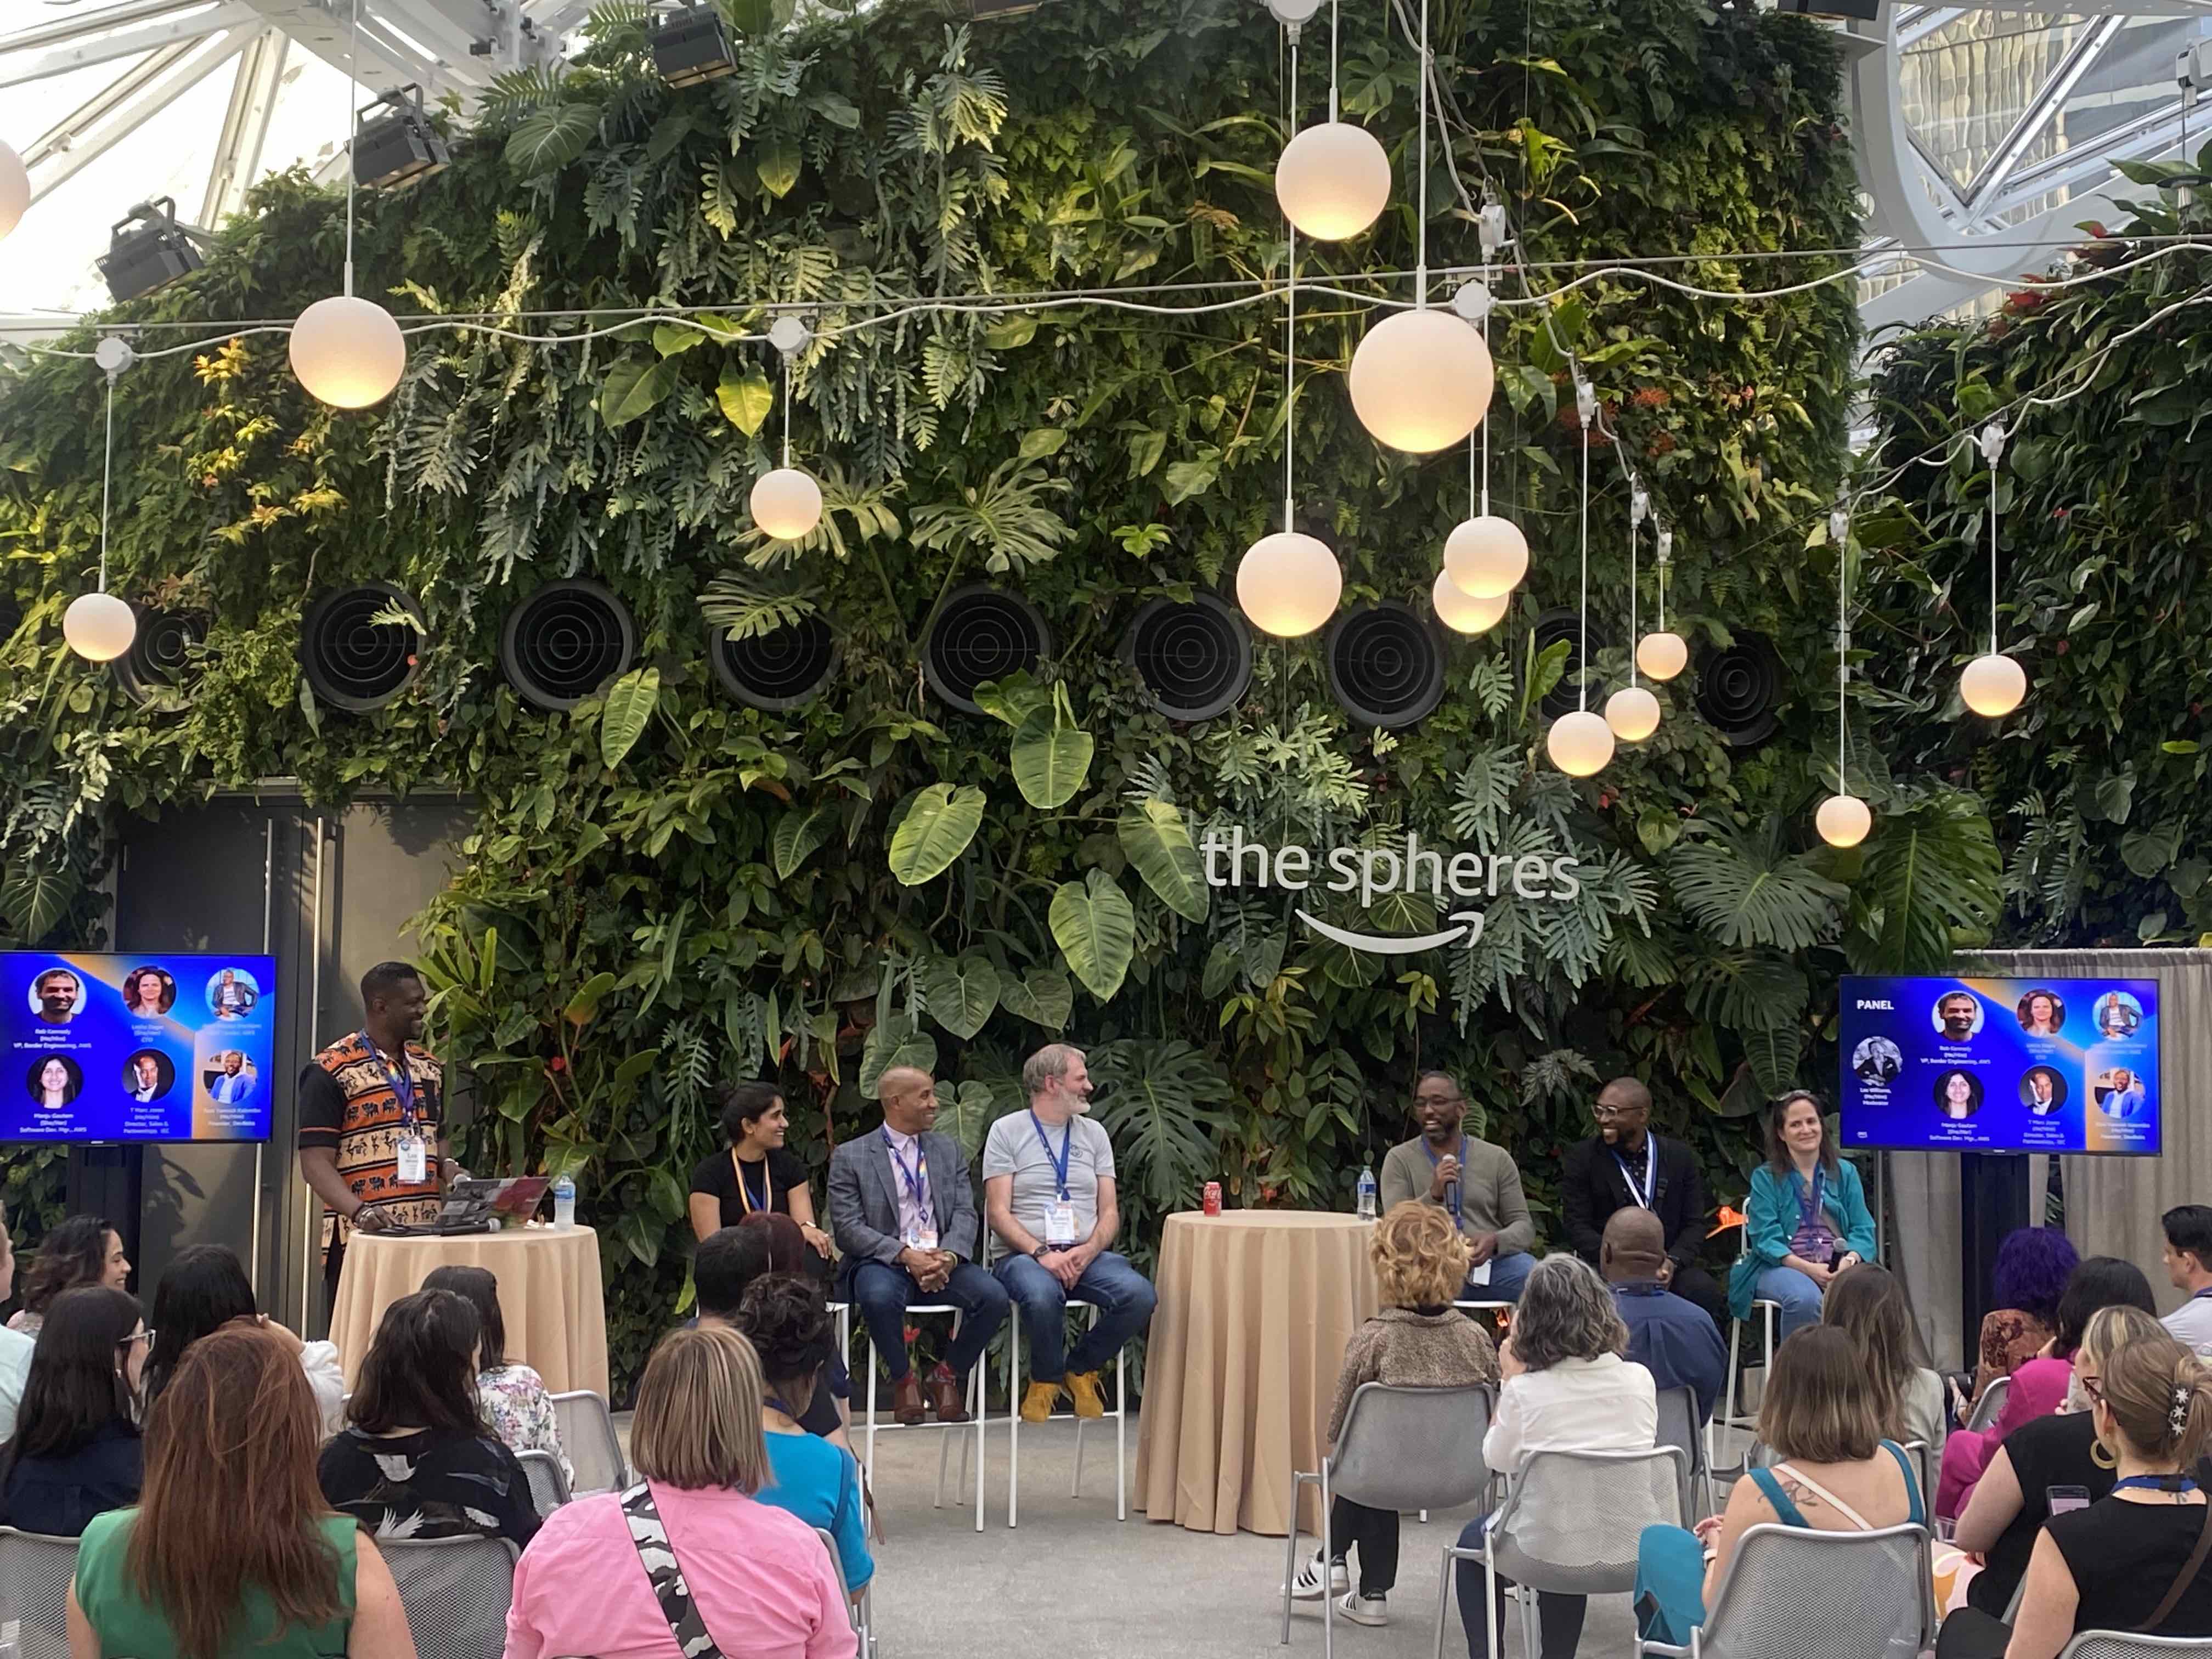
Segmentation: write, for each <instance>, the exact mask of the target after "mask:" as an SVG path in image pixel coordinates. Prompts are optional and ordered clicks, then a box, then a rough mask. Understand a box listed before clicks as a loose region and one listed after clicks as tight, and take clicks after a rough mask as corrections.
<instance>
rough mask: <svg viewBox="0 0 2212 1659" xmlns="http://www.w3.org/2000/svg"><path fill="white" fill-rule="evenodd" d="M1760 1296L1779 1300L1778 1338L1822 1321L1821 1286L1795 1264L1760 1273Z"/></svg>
mask: <svg viewBox="0 0 2212 1659" xmlns="http://www.w3.org/2000/svg"><path fill="white" fill-rule="evenodd" d="M1758 1294H1759V1297H1761V1298H1763V1299H1764V1300H1765V1301H1768V1302H1778V1303H1780V1304H1782V1311H1781V1313H1780V1314H1779V1315H1778V1316H1777V1317H1776V1320H1775V1335H1774V1340H1776V1341H1777V1342H1780V1341H1784V1340H1786V1339H1787V1338H1788V1337H1789V1335H1790V1333H1791V1332H1792V1331H1797V1330H1802V1329H1803V1328H1805V1327H1806V1326H1808V1325H1817V1324H1819V1323H1820V1286H1819V1285H1815V1284H1814V1282H1813V1281H1812V1280H1811V1279H1808V1278H1806V1277H1805V1275H1804V1274H1802V1273H1799V1272H1798V1271H1797V1270H1796V1268H1795V1267H1769V1268H1767V1269H1766V1270H1765V1272H1764V1273H1760V1274H1759V1290H1758Z"/></svg>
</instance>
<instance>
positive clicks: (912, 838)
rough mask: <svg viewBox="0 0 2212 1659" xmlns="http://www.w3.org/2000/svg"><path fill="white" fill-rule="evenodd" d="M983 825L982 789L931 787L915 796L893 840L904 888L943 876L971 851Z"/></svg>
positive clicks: (896, 871) (894, 863) (893, 859)
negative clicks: (972, 843) (954, 862)
mask: <svg viewBox="0 0 2212 1659" xmlns="http://www.w3.org/2000/svg"><path fill="white" fill-rule="evenodd" d="M982 823H983V792H982V791H981V789H978V788H975V787H974V786H972V785H966V786H963V787H958V788H956V787H953V786H952V785H951V784H949V783H933V784H931V785H930V786H929V787H927V788H926V789H924V790H923V791H922V792H921V793H920V794H919V795H917V796H915V801H914V805H913V807H912V809H911V810H910V811H908V813H907V815H906V819H905V821H904V822H903V823H901V824H900V825H899V827H898V831H897V833H896V834H895V835H894V836H892V837H891V850H890V867H891V874H892V875H894V876H896V878H898V881H899V884H900V885H901V886H902V887H919V886H920V885H921V884H922V883H923V882H925V881H929V880H932V879H933V878H936V877H938V876H941V875H943V874H944V873H945V872H946V871H947V870H949V869H951V867H952V860H955V859H957V858H958V857H959V856H960V855H961V854H963V853H964V852H966V851H967V850H968V843H969V842H971V841H973V840H975V831H976V830H977V829H981V827H982Z"/></svg>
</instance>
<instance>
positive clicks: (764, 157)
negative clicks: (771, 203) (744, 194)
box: [753, 137, 799, 197]
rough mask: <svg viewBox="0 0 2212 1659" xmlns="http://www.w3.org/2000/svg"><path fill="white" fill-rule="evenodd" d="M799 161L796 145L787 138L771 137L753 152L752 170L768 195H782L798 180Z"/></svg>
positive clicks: (788, 191)
mask: <svg viewBox="0 0 2212 1659" xmlns="http://www.w3.org/2000/svg"><path fill="white" fill-rule="evenodd" d="M753 171H754V172H755V173H757V174H758V175H759V177H760V181H761V185H762V187H763V189H765V190H766V191H768V193H769V195H771V196H775V197H784V196H788V195H790V194H791V187H792V186H793V185H795V184H797V183H798V182H799V146H798V145H796V144H794V143H792V142H791V140H790V139H788V138H783V137H776V138H771V139H769V141H768V142H767V143H764V144H763V145H762V146H761V147H760V149H758V150H757V152H756V153H755V155H754V158H753Z"/></svg>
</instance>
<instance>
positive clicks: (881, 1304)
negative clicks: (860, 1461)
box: [850, 1261, 1006, 1383]
mask: <svg viewBox="0 0 2212 1659" xmlns="http://www.w3.org/2000/svg"><path fill="white" fill-rule="evenodd" d="M850 1293H851V1296H852V1298H853V1305H854V1307H856V1308H858V1309H859V1310H860V1322H861V1323H862V1324H864V1325H866V1327H867V1328H868V1340H870V1341H871V1342H872V1343H874V1344H875V1346H876V1352H878V1353H879V1354H881V1355H882V1356H883V1357H884V1368H885V1369H886V1370H889V1371H890V1378H891V1381H892V1382H894V1383H896V1382H897V1381H898V1380H899V1379H900V1378H901V1377H902V1376H905V1375H906V1374H907V1372H908V1370H910V1369H911V1362H910V1361H909V1360H908V1358H907V1352H906V1310H908V1308H910V1307H914V1306H916V1305H919V1306H922V1307H927V1306H929V1305H930V1304H933V1303H942V1304H945V1305H946V1306H949V1307H954V1308H957V1309H959V1310H960V1334H959V1335H957V1336H956V1337H954V1338H953V1339H952V1346H951V1347H949V1348H947V1349H946V1350H945V1364H947V1365H948V1366H950V1367H951V1370H952V1375H953V1376H954V1378H955V1379H956V1380H957V1381H958V1382H962V1383H965V1382H966V1381H967V1380H968V1373H969V1371H970V1370H974V1369H975V1361H976V1360H977V1358H980V1357H981V1354H982V1352H983V1350H984V1348H985V1347H986V1346H988V1345H989V1343H990V1340H991V1339H992V1338H993V1337H994V1336H996V1335H997V1334H999V1327H1000V1326H1001V1325H1003V1324H1005V1323H1006V1290H1005V1288H1004V1287H1003V1286H1002V1285H1000V1283H999V1281H998V1280H997V1279H994V1278H992V1277H991V1275H990V1274H989V1273H986V1272H984V1271H983V1269H982V1268H981V1267H977V1266H976V1265H975V1263H974V1262H972V1261H963V1262H961V1263H960V1264H959V1265H958V1266H957V1267H954V1268H953V1270H952V1277H951V1279H947V1280H946V1281H945V1288H944V1289H942V1290H939V1291H925V1290H923V1289H922V1288H921V1285H918V1284H916V1283H915V1277H914V1275H913V1274H912V1273H908V1271H907V1270H906V1269H905V1268H903V1267H892V1266H890V1264H889V1263H888V1262H883V1261H861V1262H857V1263H855V1264H854V1267H853V1269H852V1283H851V1291H850Z"/></svg>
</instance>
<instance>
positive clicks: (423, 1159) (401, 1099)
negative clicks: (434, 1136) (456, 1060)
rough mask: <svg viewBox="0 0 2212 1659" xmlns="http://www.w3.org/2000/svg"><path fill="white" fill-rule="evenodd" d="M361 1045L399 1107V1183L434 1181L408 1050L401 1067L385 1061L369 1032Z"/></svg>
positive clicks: (396, 1151) (396, 1150) (402, 1054)
mask: <svg viewBox="0 0 2212 1659" xmlns="http://www.w3.org/2000/svg"><path fill="white" fill-rule="evenodd" d="M361 1044H362V1048H366V1049H368V1057H369V1058H370V1059H371V1060H374V1061H375V1062H376V1063H377V1064H378V1065H379V1066H381V1067H382V1068H383V1070H384V1076H385V1080H386V1082H388V1083H390V1084H391V1085H392V1099H394V1100H396V1101H398V1103H399V1140H398V1145H397V1146H395V1147H394V1148H393V1152H394V1155H395V1158H396V1160H397V1162H398V1165H399V1170H398V1180H399V1183H400V1185H402V1186H403V1187H418V1186H420V1185H422V1182H426V1181H428V1179H429V1178H430V1146H429V1142H428V1141H427V1140H425V1139H423V1137H422V1131H421V1130H420V1129H419V1128H417V1127H416V1122H415V1077H414V1073H412V1072H411V1071H410V1069H409V1067H408V1066H407V1065H406V1063H405V1062H406V1058H407V1055H406V1050H405V1049H404V1048H402V1049H401V1050H400V1058H399V1063H398V1064H396V1065H395V1064H394V1063H393V1062H392V1060H388V1059H386V1057H385V1055H384V1053H383V1051H382V1050H380V1048H377V1046H376V1042H375V1040H374V1038H373V1037H371V1036H369V1034H368V1032H367V1031H363V1032H362V1034H361Z"/></svg>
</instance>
